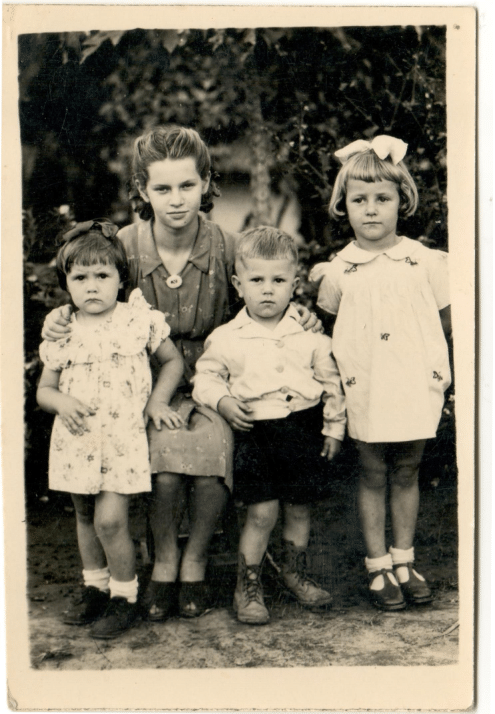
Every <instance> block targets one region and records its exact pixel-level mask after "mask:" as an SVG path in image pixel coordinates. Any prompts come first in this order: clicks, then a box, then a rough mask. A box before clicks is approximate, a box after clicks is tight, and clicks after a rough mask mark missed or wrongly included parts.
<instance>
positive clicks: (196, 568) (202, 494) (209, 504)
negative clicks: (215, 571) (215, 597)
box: [180, 476, 229, 582]
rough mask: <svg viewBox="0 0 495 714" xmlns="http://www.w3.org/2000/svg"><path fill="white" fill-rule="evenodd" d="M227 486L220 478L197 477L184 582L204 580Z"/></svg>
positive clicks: (194, 482)
mask: <svg viewBox="0 0 495 714" xmlns="http://www.w3.org/2000/svg"><path fill="white" fill-rule="evenodd" d="M228 495H229V494H228V490H227V487H226V486H224V484H223V483H221V482H220V481H219V480H218V479H216V478H211V477H207V476H196V477H195V478H194V480H193V484H192V487H191V491H190V499H191V514H190V515H191V524H190V533H189V538H188V540H187V544H186V547H185V549H184V553H183V555H182V563H181V568H180V580H181V582H199V581H201V580H204V577H205V570H206V563H207V560H208V549H209V546H210V542H211V539H212V537H213V534H214V533H215V527H216V525H217V523H218V519H219V517H220V515H221V514H222V512H223V510H224V508H225V504H226V503H227V498H228Z"/></svg>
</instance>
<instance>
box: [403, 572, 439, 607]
mask: <svg viewBox="0 0 495 714" xmlns="http://www.w3.org/2000/svg"><path fill="white" fill-rule="evenodd" d="M413 566H414V563H394V571H395V577H396V578H397V580H398V581H399V583H400V588H401V590H402V592H403V593H404V597H405V598H406V600H407V601H408V602H409V603H411V604H412V605H424V604H426V603H428V602H431V601H432V600H433V595H432V592H431V590H430V588H429V586H428V583H427V582H426V580H425V579H424V578H423V576H422V575H420V574H419V573H417V572H416V571H415V570H414V567H413ZM399 569H401V572H400V573H399V572H397V571H398V570H399ZM406 574H407V576H408V579H407V580H404V581H403V580H402V578H403V577H404V576H405V575H406Z"/></svg>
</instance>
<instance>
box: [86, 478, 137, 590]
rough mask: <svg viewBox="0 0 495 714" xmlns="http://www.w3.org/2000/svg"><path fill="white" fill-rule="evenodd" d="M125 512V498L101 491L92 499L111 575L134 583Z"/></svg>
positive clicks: (134, 557)
mask: <svg viewBox="0 0 495 714" xmlns="http://www.w3.org/2000/svg"><path fill="white" fill-rule="evenodd" d="M128 511H129V496H127V495H124V494H121V493H112V492H110V491H101V493H99V494H98V495H97V496H96V497H95V530H96V533H97V534H98V537H99V539H100V541H101V544H102V546H103V550H104V551H105V555H106V557H107V562H108V567H109V569H110V575H111V576H112V578H113V579H114V580H118V581H121V582H128V581H130V580H133V579H134V577H135V575H136V563H135V559H136V553H135V549H134V543H133V542H132V539H131V536H130V534H129V517H128ZM100 567H101V566H100Z"/></svg>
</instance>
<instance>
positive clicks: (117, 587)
mask: <svg viewBox="0 0 495 714" xmlns="http://www.w3.org/2000/svg"><path fill="white" fill-rule="evenodd" d="M109 585H110V597H123V598H125V599H126V600H127V602H129V603H131V604H133V603H135V602H137V594H138V579H137V575H136V576H135V577H134V580H126V581H122V580H114V579H113V578H110V582H109Z"/></svg>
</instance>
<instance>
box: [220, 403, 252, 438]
mask: <svg viewBox="0 0 495 714" xmlns="http://www.w3.org/2000/svg"><path fill="white" fill-rule="evenodd" d="M217 409H218V413H219V414H221V416H223V418H224V419H225V420H226V421H228V422H229V424H230V426H231V427H232V429H236V430H237V431H249V430H250V429H252V428H253V418H252V416H250V414H251V411H252V409H251V407H249V406H248V405H247V404H244V402H241V401H240V399H235V397H222V398H221V399H220V401H219V402H218V406H217Z"/></svg>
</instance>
